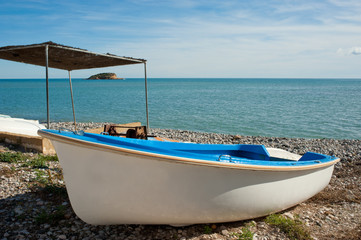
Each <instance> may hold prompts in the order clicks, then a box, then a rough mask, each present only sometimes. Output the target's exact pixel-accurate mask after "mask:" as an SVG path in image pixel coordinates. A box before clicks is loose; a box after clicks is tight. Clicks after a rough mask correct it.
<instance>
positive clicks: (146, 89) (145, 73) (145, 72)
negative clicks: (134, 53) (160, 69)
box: [144, 61, 149, 135]
mask: <svg viewBox="0 0 361 240" xmlns="http://www.w3.org/2000/svg"><path fill="white" fill-rule="evenodd" d="M144 82H145V111H146V115H147V132H146V134H147V135H148V133H149V113H148V83H147V62H145V61H144Z"/></svg>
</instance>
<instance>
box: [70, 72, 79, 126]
mask: <svg viewBox="0 0 361 240" xmlns="http://www.w3.org/2000/svg"><path fill="white" fill-rule="evenodd" d="M68 73H69V85H70V96H71V105H72V107H73V118H74V129H75V131H77V130H76V121H75V108H74V99H73V85H72V84H71V76H70V70H69V71H68Z"/></svg>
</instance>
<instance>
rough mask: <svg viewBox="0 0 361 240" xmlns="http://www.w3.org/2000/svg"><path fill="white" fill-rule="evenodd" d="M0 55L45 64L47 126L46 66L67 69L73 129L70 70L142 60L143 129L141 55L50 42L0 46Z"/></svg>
mask: <svg viewBox="0 0 361 240" xmlns="http://www.w3.org/2000/svg"><path fill="white" fill-rule="evenodd" d="M0 59H5V60H10V61H15V62H22V63H28V64H33V65H38V66H43V67H46V102H47V127H48V128H49V125H50V117H49V77H48V68H49V67H50V68H57V69H63V70H68V72H69V83H70V93H71V99H72V107H73V116H74V125H75V130H76V120H75V110H74V101H73V90H72V83H71V77H70V71H72V70H80V69H90V68H103V67H113V66H120V65H129V64H138V63H143V64H144V75H145V100H146V118H147V129H149V117H148V90H147V70H146V69H147V68H146V62H147V60H145V59H140V58H131V57H120V56H117V55H113V54H110V53H106V54H100V53H94V52H90V51H88V50H85V49H81V48H74V47H69V46H65V45H61V44H57V43H54V42H44V43H39V44H30V45H17V46H5V47H0Z"/></svg>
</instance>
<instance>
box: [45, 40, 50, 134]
mask: <svg viewBox="0 0 361 240" xmlns="http://www.w3.org/2000/svg"><path fill="white" fill-rule="evenodd" d="M48 55H49V46H48V45H45V64H46V112H47V115H46V116H47V127H48V129H49V128H50V114H49V71H48V68H49V56H48Z"/></svg>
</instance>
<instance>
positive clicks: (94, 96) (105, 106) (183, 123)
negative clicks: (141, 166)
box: [0, 78, 361, 139]
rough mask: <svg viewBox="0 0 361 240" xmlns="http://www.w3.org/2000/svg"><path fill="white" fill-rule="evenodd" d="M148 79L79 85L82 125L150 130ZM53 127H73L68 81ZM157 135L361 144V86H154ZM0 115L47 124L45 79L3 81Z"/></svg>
mask: <svg viewBox="0 0 361 240" xmlns="http://www.w3.org/2000/svg"><path fill="white" fill-rule="evenodd" d="M143 81H144V80H143V79H126V80H92V81H87V80H83V79H73V91H74V102H75V112H76V116H77V121H79V122H88V121H93V122H105V121H108V122H116V123H125V122H132V121H141V122H142V123H143V124H145V123H146V118H145V97H144V82H143ZM49 85H50V90H49V91H50V119H51V121H72V109H71V101H70V89H69V82H68V80H67V79H51V80H50V83H49ZM148 89H149V91H148V95H149V121H150V126H151V127H157V128H172V129H184V130H194V131H205V132H218V133H229V134H240V135H254V136H277V137H304V138H337V139H361V79H198V78H186V79H165V78H164V79H161V78H160V79H157V78H151V79H148ZM0 114H7V115H11V116H13V117H23V118H29V119H39V120H40V121H46V91H45V80H44V79H0Z"/></svg>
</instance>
